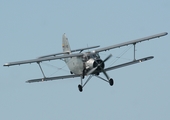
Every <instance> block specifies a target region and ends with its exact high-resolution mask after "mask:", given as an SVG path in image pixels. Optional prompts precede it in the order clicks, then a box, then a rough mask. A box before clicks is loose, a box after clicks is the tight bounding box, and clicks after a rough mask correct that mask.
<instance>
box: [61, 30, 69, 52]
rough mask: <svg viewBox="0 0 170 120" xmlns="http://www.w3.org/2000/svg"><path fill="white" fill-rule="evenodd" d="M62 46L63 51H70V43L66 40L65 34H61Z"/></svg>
mask: <svg viewBox="0 0 170 120" xmlns="http://www.w3.org/2000/svg"><path fill="white" fill-rule="evenodd" d="M62 48H63V52H68V53H69V54H70V53H71V48H70V44H69V42H68V38H67V37H66V34H65V33H64V34H63V38H62Z"/></svg>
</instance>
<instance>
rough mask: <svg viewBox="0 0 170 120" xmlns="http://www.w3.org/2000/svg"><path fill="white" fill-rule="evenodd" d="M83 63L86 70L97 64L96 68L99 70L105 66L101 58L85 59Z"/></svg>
mask: <svg viewBox="0 0 170 120" xmlns="http://www.w3.org/2000/svg"><path fill="white" fill-rule="evenodd" d="M85 65H86V69H87V70H90V69H92V68H95V67H97V66H98V68H97V69H96V70H97V71H98V70H101V68H104V66H105V65H104V62H103V61H102V60H101V59H97V60H95V59H89V60H88V61H86V63H85ZM99 65H100V66H99Z"/></svg>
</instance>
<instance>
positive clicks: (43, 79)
mask: <svg viewBox="0 0 170 120" xmlns="http://www.w3.org/2000/svg"><path fill="white" fill-rule="evenodd" d="M80 76H81V75H64V76H57V77H47V78H39V79H32V80H27V81H26V82H27V83H33V82H43V81H51V80H59V79H66V78H75V77H80Z"/></svg>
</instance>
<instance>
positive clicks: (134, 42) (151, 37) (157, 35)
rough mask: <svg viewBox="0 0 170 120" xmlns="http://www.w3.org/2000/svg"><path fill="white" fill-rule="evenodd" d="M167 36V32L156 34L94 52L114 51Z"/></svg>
mask: <svg viewBox="0 0 170 120" xmlns="http://www.w3.org/2000/svg"><path fill="white" fill-rule="evenodd" d="M167 34H168V33H167V32H164V33H159V34H156V35H152V36H148V37H144V38H140V39H136V40H131V41H128V42H124V43H120V44H117V45H111V46H108V47H104V48H99V49H96V50H95V52H102V51H106V50H110V49H114V48H118V47H122V46H126V45H130V44H136V43H139V42H143V41H146V40H150V39H154V38H159V37H162V36H165V35H167Z"/></svg>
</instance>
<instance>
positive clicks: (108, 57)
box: [103, 54, 112, 62]
mask: <svg viewBox="0 0 170 120" xmlns="http://www.w3.org/2000/svg"><path fill="white" fill-rule="evenodd" d="M111 57H112V54H110V55H109V56H107V58H105V60H103V62H106V61H107V60H108V59H110V58H111Z"/></svg>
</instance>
